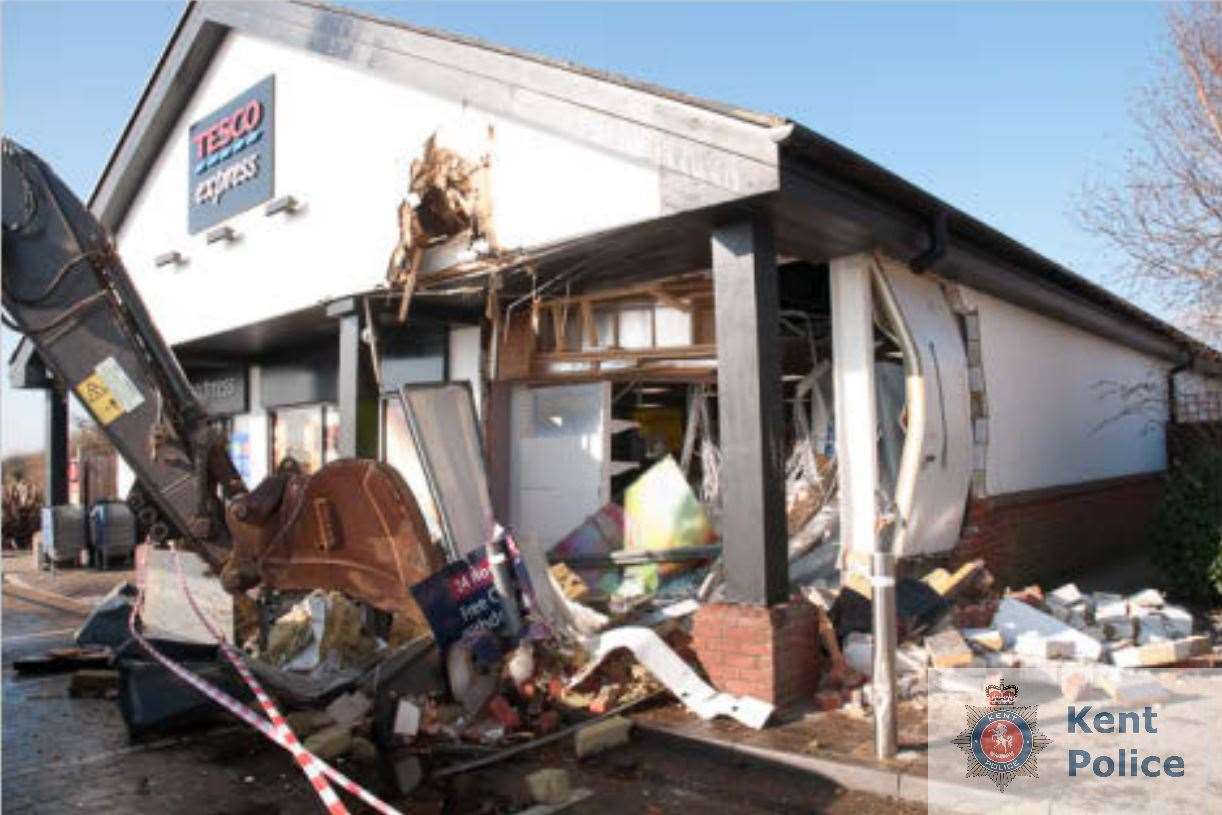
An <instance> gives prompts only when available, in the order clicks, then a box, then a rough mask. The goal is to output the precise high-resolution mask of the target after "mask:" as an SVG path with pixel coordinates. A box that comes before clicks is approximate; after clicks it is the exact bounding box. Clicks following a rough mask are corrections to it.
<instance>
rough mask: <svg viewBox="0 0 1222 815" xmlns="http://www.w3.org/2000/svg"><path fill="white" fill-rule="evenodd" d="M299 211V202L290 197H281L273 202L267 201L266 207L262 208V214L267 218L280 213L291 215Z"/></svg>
mask: <svg viewBox="0 0 1222 815" xmlns="http://www.w3.org/2000/svg"><path fill="white" fill-rule="evenodd" d="M299 209H301V202H300V201H298V200H297V199H296V198H294V197H293V196H291V195H282V196H280V197H279V198H277V199H276V200H274V201H268V202H267V206H266V207H264V208H263V214H264V215H266V216H267V217H269V218H270V217H271V216H273V215H278V214H280V213H281V212H285V213H288V214H289V215H292V214H293V213H294V212H296V211H297V210H299Z"/></svg>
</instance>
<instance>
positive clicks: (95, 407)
mask: <svg viewBox="0 0 1222 815" xmlns="http://www.w3.org/2000/svg"><path fill="white" fill-rule="evenodd" d="M76 392H77V395H79V396H80V397H81V401H82V402H84V403H85V406H86V407H87V408H89V412H90V413H92V414H93V417H94V418H95V419H97V420H98V424H101V425H108V424H110V423H111V422H113V421H114V420H115V419H117V418H119V417H120V416H122V415H123V405H121V404H119V400H118V399H116V398H115V395H114V394H113V393H111V392H110V388H108V387H106V383H105V382H103V381H102V377H100V376H98V375H97V374H96V373H95V374H93V375H92V376H90V377H89V378H88V379H86V380H85V381H84V382H82V383H81V384H79V385H77V386H76Z"/></svg>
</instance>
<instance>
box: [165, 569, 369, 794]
mask: <svg viewBox="0 0 1222 815" xmlns="http://www.w3.org/2000/svg"><path fill="white" fill-rule="evenodd" d="M174 571H175V572H176V573H177V575H178V588H179V589H181V590H182V593H183V595H185V596H186V598H187V602H188V603H190V605H191V610H192V611H194V612H195V616H196V617H197V618H198V619H199V621H200V623H202V624H203V626H204V628H206V629H208V633H209V634H211V635H212V638H213V639H215V640H216V643H217V645H219V646H220V649H221V653H223V654H224V655H225V658H226V659H228V660H229V664H231V665H232V666H233V669H234V670H235V671H237V672H238V676H240V677H242V681H243V682H245V683H246V684H247V685H248V686H249V687H250V689H251V691H252V692H253V693H254V695H255V699H257V700H258V701H259V706H260V707H262V708H263V712H264V713H266V714H267V718H268V719H270V720H271V723H272V727H273V728H275V729H276V730H277V731H278V732H279V734H280V738H281V740H282V742H283V744H284V746H285V747H286V748H287V749H288V751H289V752H290V753H292V754H293V759H294V760H295V761H296V762H297V763H298V764H299V765H301V770H302V772H304V773H305V777H306V778H307V779H309V781H310V784H311V785H312V786H313V787H314V791H315V792H317V793H318V797H319V798H320V799H322V803H323V806H325V807H326V808H327V811H328V812H330V813H332V815H348V808H347V807H345V806H344V802H343V801H341V800H339V796H338V795H336V794H335V790H334V789H332V788H331V785H330V784H329V783H328V782H327V776H326V774H325V773H324V772H323V769H322V766H321V765H320V762H319V760H318V759H317V758H316V757H315V756H314V755H313V754H312V753H310V752H308V751H307V750H306V749H305V748H304V747H302V746H301V742H300V741H299V740H298V739H297V734H296V733H294V732H293V729H292V728H291V727H289V724H288V722H287V721H285V719H284V716H282V715H281V714H280V709H279V708H277V707H276V703H275V702H273V701H272V699H271V697H270V696H268V695H267V691H265V690H263V685H261V684H260V683H259V680H258V679H256V678H255V676H254V674H252V673H251V672H250V668H249V667H248V666H247V665H246V661H245V660H244V659H242V656H241V654H239V653H238V650H237V649H236V648H234V647H233V646H232V645H231V644H230V643H229V640H227V639H226V638H225V635H224V634H222V633H221V632H220V631H219V630H217V627H216V626H215V625H213V623H212V620H210V619H208V617H207V616H206V615H205V614H204V612H203V610H201V609H200V607H199V604H198V603H196V602H195V596H194V595H192V594H191V589H190V587H188V586H187V578H186V575H184V574H183V571H182V559H181V558H179V556H178V547H174Z"/></svg>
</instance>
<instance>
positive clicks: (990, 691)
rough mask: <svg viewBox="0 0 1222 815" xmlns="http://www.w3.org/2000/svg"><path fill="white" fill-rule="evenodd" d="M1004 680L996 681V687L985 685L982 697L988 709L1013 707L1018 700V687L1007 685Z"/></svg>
mask: <svg viewBox="0 0 1222 815" xmlns="http://www.w3.org/2000/svg"><path fill="white" fill-rule="evenodd" d="M1005 682H1006V680H1005V679H998V680H997V684H996V685H985V686H984V696H985V698H986V699H988V701H989V705H990V707H1013V705H1014V701H1015V700H1016V699H1017V698H1018V685H1007V684H1005Z"/></svg>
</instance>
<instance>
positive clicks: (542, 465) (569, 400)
mask: <svg viewBox="0 0 1222 815" xmlns="http://www.w3.org/2000/svg"><path fill="white" fill-rule="evenodd" d="M90 205H91V208H92V209H93V211H94V212H95V213H96V214H97V215H98V216H99V217H100V218H101V219H102V220H103V222H104V223H105V224H106V225H107V226H108V227H109V228H110V229H111V230H112V231H113V232H114V234H115V236H116V240H117V243H118V248H119V251H120V253H121V255H122V256H123V258H124V262H125V264H126V266H127V269H128V271H129V273H130V274H131V276H132V278H133V280H134V281H135V284H136V285H137V287H138V289H139V291H140V293H141V295H142V297H143V298H144V300H145V302H146V304H147V306H148V308H149V310H150V312H151V313H152V315H153V317H154V319H155V320H156V322H157V324H158V326H159V327H160V330H161V331H162V333H163V335H164V336H165V338H166V340H167V341H168V342H169V343H170V344H171V345H172V346H173V347H174V348H175V351H176V352H177V354H178V355H179V357H180V359H181V361H182V363H183V365H184V368H185V369H186V370H187V372H188V373H189V375H190V377H191V379H192V381H193V383H194V384H195V385H196V389H197V393H198V394H199V396H200V398H201V400H203V401H204V403H205V404H206V405H207V406H208V407H209V408H210V409H211V410H212V412H213V413H214V414H215V415H216V416H217V417H218V421H221V422H223V423H224V426H225V428H226V429H227V430H228V431H229V434H230V449H231V452H232V454H233V457H234V460H235V462H237V464H238V467H239V469H240V471H241V472H242V475H243V476H244V477H245V478H246V480H247V482H248V483H250V484H254V483H257V482H258V481H259V480H260V479H261V478H262V477H264V476H265V475H267V474H268V473H269V472H272V471H274V470H275V469H276V468H277V467H279V466H282V464H284V462H285V461H286V460H288V459H290V458H291V459H292V460H293V461H294V462H296V464H297V465H298V466H300V467H302V468H303V469H305V470H307V471H314V470H316V469H318V468H320V467H322V466H324V465H325V464H326V463H327V462H330V461H333V460H335V459H336V458H339V457H347V456H367V457H380V458H383V459H384V460H386V461H388V462H390V463H392V464H393V465H395V466H396V467H397V468H398V469H399V470H400V471H401V472H402V473H403V474H404V476H405V478H406V479H407V480H408V482H409V485H410V486H412V488H413V491H414V492H416V493H417V494H418V495H421V496H423V495H425V494H426V493H427V486H426V485H425V484H424V483H423V481H422V478H423V476H422V474H421V472H420V465H419V462H418V460H417V459H416V456H415V452H414V450H413V449H412V445H411V442H410V437H409V434H408V433H406V426H405V418H404V416H403V415H402V412H401V411H402V406H401V405H400V404H399V402H398V400H397V398H396V396H395V394H396V393H397V391H398V389H399V388H400V387H401V386H403V385H405V384H411V383H428V382H441V381H451V382H465V383H468V384H469V385H470V387H471V391H472V396H473V399H474V403H475V405H476V409H477V415H478V416H479V421H480V428H481V433H482V442H483V452H484V455H485V458H486V461H487V469H488V473H489V482H490V489H491V492H492V496H491V497H492V503H493V506H494V508H495V512H496V514H497V516H498V519H500V520H501V521H502V522H504V523H506V524H507V525H509V526H511V527H512V528H514V529H515V531H517V532H518V533H519V534H520V535H521V536H523V537H524V538H531V539H535V540H538V541H539V542H540V543H541V544H542V545H551V544H552V543H555V542H556V541H557V540H559V539H560V538H562V537H563V536H564V535H566V534H567V533H568V532H569V531H571V530H572V529H573V528H574V527H575V526H577V525H579V524H580V523H582V521H583V520H584V519H585V518H586V517H588V516H590V515H591V514H593V513H595V512H597V511H598V510H599V509H600V507H603V506H604V505H606V504H608V503H618V502H620V501H622V500H623V496H624V493H625V490H626V488H627V487H628V485H629V484H631V483H632V482H633V481H635V480H636V479H637V478H638V477H639V475H640V474H641V473H643V472H645V471H646V470H648V469H649V467H650V466H651V465H653V464H655V463H657V462H658V461H661V460H664V459H665V458H666V457H667V456H670V457H672V458H674V459H675V460H676V462H678V463H679V465H680V469H681V471H682V473H683V475H684V476H685V477H686V479H687V481H688V482H689V484H690V485H691V487H692V489H693V490H694V491H695V492H696V493H697V494H698V495H699V497H700V498H701V500H702V502H703V503H704V504H705V505H707V506H708V508H709V510H708V511H709V513H710V514H711V515H712V516H714V520H715V521H716V525H717V527H718V528H719V531H720V538H721V541H722V547H723V555H722V559H723V562H724V568H725V573H726V592H727V599H729V600H731V601H735V602H744V603H751V604H783V603H784V602H785V601H786V600H787V598H788V597H789V590H790V583H791V579H796V578H797V577H798V576H799V575H805V574H809V573H813V572H815V571H820V570H824V571H826V570H828V569H829V568H830V569H833V570H834V569H836V568H843V569H845V570H847V571H849V572H856V573H860V574H864V573H866V572H868V571H869V570H870V569H871V568H872V566H871V564H872V563H873V564H875V566H874V567H877V568H884V569H888V570H889V569H892V568H893V564H894V561H896V560H897V559H898V560H900V561H901V562H903V561H906V560H907V561H911V560H913V559H916V558H923V557H942V558H948V557H950V558H954V557H959V556H961V555H962V554H963V553H964V552H966V551H967V550H966V549H964V548H963V547H964V546H965V545H970V546H975V547H976V548H977V549H978V550H979V553H981V554H983V555H984V556H985V557H989V558H994V559H996V561H997V562H998V563H1000V562H1002V561H1004V560H1005V559H1006V558H1007V557H1010V559H1011V560H1013V558H1012V557H1011V554H1012V550H1014V549H1015V548H1016V546H1017V544H1014V545H1011V543H1006V544H1005V545H1004V546H1000V545H996V544H995V540H996V539H995V538H993V537H992V532H991V531H990V529H989V528H988V515H987V513H985V514H981V513H975V514H972V513H970V512H969V507H989V506H993V505H996V503H997V500H998V499H999V498H1004V497H1005V496H1007V495H1012V494H1022V495H1023V496H1025V500H1028V501H1032V500H1033V501H1034V502H1035V505H1037V506H1039V507H1043V508H1044V509H1045V510H1046V512H1047V515H1046V517H1045V518H1044V520H1045V521H1046V523H1045V526H1044V527H1043V528H1046V529H1053V530H1055V529H1056V528H1057V526H1058V524H1059V523H1061V521H1062V520H1064V518H1065V517H1067V516H1064V515H1063V514H1062V515H1058V514H1057V513H1064V512H1065V510H1064V507H1062V506H1061V505H1060V504H1058V503H1056V501H1054V500H1051V499H1049V500H1048V501H1047V502H1043V503H1041V501H1042V498H1041V496H1045V495H1048V496H1051V495H1052V493H1051V492H1048V491H1050V490H1056V489H1059V488H1061V487H1063V486H1064V485H1065V484H1078V485H1084V487H1083V488H1084V489H1087V490H1088V491H1089V490H1094V491H1096V492H1098V494H1099V495H1101V496H1105V497H1106V496H1114V497H1116V500H1117V501H1123V502H1125V503H1126V504H1129V505H1133V504H1134V501H1133V496H1134V495H1135V494H1137V493H1140V494H1141V495H1142V496H1143V500H1144V501H1145V503H1144V504H1143V506H1148V505H1149V502H1150V501H1151V500H1152V496H1153V495H1154V492H1153V491H1152V489H1148V488H1149V487H1150V486H1151V485H1152V484H1154V482H1155V481H1156V479H1157V476H1158V474H1159V473H1160V472H1161V471H1162V470H1163V469H1164V467H1165V461H1166V451H1165V447H1164V445H1163V442H1162V440H1161V439H1160V438H1158V437H1157V435H1156V434H1151V435H1148V434H1145V433H1144V432H1143V427H1144V425H1145V418H1144V417H1141V416H1137V417H1126V416H1122V417H1121V418H1120V419H1119V420H1116V421H1113V422H1111V423H1109V424H1108V425H1107V426H1106V428H1105V429H1103V430H1099V429H1098V427H1097V426H1098V425H1099V423H1100V422H1101V421H1102V420H1103V419H1106V418H1108V417H1109V416H1112V415H1113V414H1115V413H1116V412H1117V411H1118V410H1119V409H1120V407H1122V406H1120V407H1118V406H1116V405H1108V404H1101V403H1100V400H1099V399H1098V398H1097V395H1096V394H1095V393H1094V392H1093V391H1092V390H1091V387H1090V385H1091V382H1090V381H1087V372H1089V376H1090V377H1092V378H1098V379H1111V380H1115V381H1124V380H1130V379H1133V378H1137V377H1144V376H1147V375H1149V372H1150V371H1156V372H1158V375H1160V376H1166V375H1168V372H1169V371H1171V369H1173V368H1175V366H1177V365H1180V364H1182V363H1184V362H1185V361H1190V362H1191V364H1192V365H1194V366H1195V367H1196V370H1197V371H1198V372H1199V373H1204V374H1209V373H1217V372H1218V371H1222V364H1220V363H1219V359H1218V357H1217V355H1216V354H1213V353H1212V352H1208V351H1206V350H1205V349H1203V348H1201V347H1200V346H1198V345H1197V344H1195V343H1193V342H1192V341H1191V340H1189V339H1188V338H1187V337H1185V336H1183V335H1182V334H1180V333H1179V332H1177V331H1175V330H1174V329H1173V328H1170V327H1168V326H1166V325H1164V324H1162V323H1159V322H1158V321H1156V320H1154V319H1153V318H1151V317H1149V316H1148V315H1146V314H1144V313H1143V312H1141V311H1139V310H1138V309H1136V308H1135V307H1133V306H1130V305H1128V304H1127V303H1123V302H1122V301H1120V300H1118V299H1117V298H1115V297H1114V296H1112V295H1110V294H1108V293H1107V292H1104V291H1103V290H1101V289H1099V288H1097V287H1095V286H1093V285H1091V284H1089V283H1088V282H1086V281H1084V280H1082V279H1081V278H1078V277H1076V276H1074V275H1072V274H1071V273H1069V272H1068V271H1066V270H1064V269H1062V268H1060V267H1057V266H1056V265H1055V264H1052V263H1050V262H1049V261H1047V260H1045V259H1044V258H1042V257H1040V256H1039V255H1037V254H1036V253H1034V252H1032V251H1031V250H1028V249H1026V248H1024V247H1021V246H1019V245H1018V244H1016V243H1014V242H1013V241H1012V240H1010V239H1009V238H1006V237H1005V236H1004V235H1000V234H999V233H997V232H995V231H994V230H992V229H990V228H988V227H987V226H985V225H983V224H981V223H980V222H978V221H976V220H975V219H974V218H972V217H971V216H969V215H967V214H966V213H962V212H960V211H958V210H955V209H954V208H952V207H950V206H949V205H947V204H945V203H944V202H941V201H938V200H937V199H935V198H933V197H932V196H929V195H928V194H926V193H924V192H923V191H921V190H919V189H917V188H915V187H913V186H912V185H910V184H908V183H907V182H905V181H903V180H902V179H899V178H897V177H896V176H894V175H892V174H890V173H888V172H887V171H886V170H884V169H882V168H880V167H878V166H876V165H874V164H871V163H870V162H868V161H867V160H865V159H863V158H862V157H860V156H858V155H856V154H854V153H852V152H851V151H849V150H847V149H845V148H843V147H841V146H840V145H837V144H835V143H833V142H831V141H829V140H827V139H824V138H823V137H821V136H819V135H818V134H815V133H813V132H811V131H809V130H807V129H806V128H804V127H802V126H801V125H799V124H797V123H795V122H792V121H790V120H788V119H785V118H783V117H778V116H772V115H767V114H759V113H753V112H750V111H744V110H742V109H738V108H730V107H728V106H724V105H721V104H718V103H714V102H708V101H704V100H698V99H693V98H690V97H687V96H684V95H682V94H678V93H673V92H667V91H662V90H659V89H657V88H654V87H651V86H646V85H642V84H637V83H633V82H631V81H627V80H624V79H622V78H620V77H613V76H608V75H605V74H601V73H598V72H595V71H590V70H585V69H581V68H579V67H575V66H572V65H569V64H567V63H564V64H562V63H556V62H552V61H549V60H546V59H542V58H539V57H535V56H532V55H526V54H520V53H515V52H512V51H509V50H507V49H502V48H493V47H490V46H485V45H482V44H478V43H473V42H471V41H468V40H465V39H463V38H457V37H452V36H449V35H445V34H441V33H438V32H432V31H425V30H420V29H416V28H412V27H409V26H405V25H402V24H398V23H394V22H390V21H384V20H378V19H373V18H369V17H366V16H363V15H358V14H355V13H350V12H348V11H345V10H342V9H332V8H327V7H321V6H319V7H316V6H313V5H311V4H309V3H293V4H279V3H260V4H248V5H242V6H235V5H226V4H222V5H218V6H213V5H210V4H195V5H191V6H189V7H188V9H187V11H186V12H185V13H184V15H183V18H182V22H181V24H180V26H179V28H178V29H177V30H176V32H175V34H174V36H173V39H172V40H171V42H170V44H169V46H168V47H167V50H166V52H165V56H164V58H163V60H162V62H161V63H160V64H159V66H158V69H157V71H156V72H155V74H154V76H153V78H152V79H151V81H150V84H149V87H148V88H147V89H146V92H145V94H144V96H143V97H142V99H141V102H140V104H139V106H138V107H137V109H136V111H135V112H134V113H133V116H132V119H131V123H130V125H129V127H128V128H127V130H126V131H125V133H124V135H123V137H122V139H121V141H120V143H119V144H118V145H117V147H116V149H115V152H114V154H113V156H112V158H111V160H110V162H109V164H108V165H107V167H106V169H105V172H104V173H103V176H102V178H101V180H100V182H99V185H98V187H97V189H96V191H95V194H94V195H93V197H92V199H91V202H90ZM1035 348H1044V349H1052V348H1055V349H1056V351H1055V353H1054V354H1052V355H1051V356H1049V355H1048V354H1036V353H1027V351H1030V350H1031V349H1035ZM1177 370H1178V369H1177ZM1147 493H1148V494H1147ZM880 495H882V496H884V497H883V499H882V500H880V499H879V496H880ZM1033 496H1034V498H1033ZM426 503H427V502H426ZM1138 503H1140V502H1138ZM824 510H826V512H824ZM425 512H426V516H427V517H428V520H429V524H430V528H431V529H432V531H433V533H434V534H439V530H438V521H437V517H436V513H435V511H434V510H433V509H432V508H430V507H428V506H426V507H425ZM1131 516H1132V513H1129V514H1128V515H1126V516H1125V517H1126V518H1128V519H1129V520H1132V517H1131ZM837 519H838V520H837ZM880 519H881V520H880ZM965 519H966V520H965ZM1070 521H1072V519H1070ZM1069 526H1070V528H1071V529H1073V530H1074V531H1073V532H1072V533H1071V537H1072V540H1068V539H1065V540H1063V539H1062V538H1063V536H1060V535H1056V534H1051V535H1049V536H1048V538H1049V540H1048V541H1041V542H1040V545H1041V546H1045V545H1046V546H1050V547H1052V546H1057V545H1059V543H1065V544H1067V545H1068V548H1069V549H1071V550H1072V552H1073V553H1074V555H1073V557H1077V556H1078V555H1080V556H1081V557H1090V556H1098V555H1099V554H1100V553H1105V552H1106V551H1107V550H1108V547H1112V546H1115V545H1118V544H1117V537H1116V535H1115V534H1113V533H1118V534H1119V535H1120V536H1121V537H1124V536H1125V535H1126V534H1127V536H1128V537H1130V538H1131V537H1133V534H1132V530H1129V531H1128V532H1127V533H1126V532H1125V530H1117V529H1110V528H1109V529H1107V530H1106V532H1107V534H1106V535H1099V534H1095V535H1092V534H1089V530H1087V531H1086V534H1082V530H1081V529H1080V526H1081V525H1080V524H1077V523H1076V522H1074V523H1070V525H1069ZM879 527H881V528H883V529H884V530H886V531H885V533H884V535H883V536H882V537H883V545H882V548H881V551H879V544H878V540H877V536H876V534H875V530H876V528H879ZM1003 549H1004V551H1002V550H1003ZM829 551H831V552H832V555H833V556H832V557H831V558H830V559H829V558H828V557H826V553H827V552H829ZM973 551H976V550H973ZM812 553H814V554H813V555H812ZM876 554H877V557H876V556H875V555H876ZM808 556H809V557H808ZM812 557H813V560H812V559H811V558H812ZM879 558H881V559H882V561H883V565H882V566H881V567H878V566H877V564H878V563H879V562H880V560H879ZM1068 559H1070V560H1072V559H1073V558H1072V557H1069V558H1068ZM803 569H807V570H808V571H806V572H804V571H803ZM995 571H1001V572H1002V573H1003V574H1006V573H1008V572H1007V571H1006V570H1005V569H1000V570H999V569H995ZM766 633H767V635H769V636H771V635H774V634H775V633H776V632H766ZM778 670H779V669H778Z"/></svg>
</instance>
